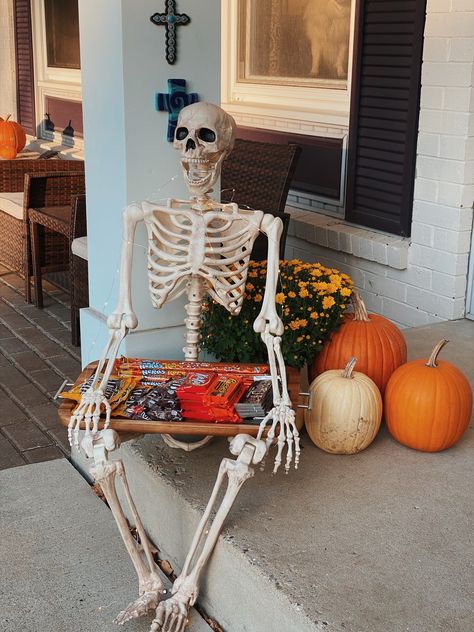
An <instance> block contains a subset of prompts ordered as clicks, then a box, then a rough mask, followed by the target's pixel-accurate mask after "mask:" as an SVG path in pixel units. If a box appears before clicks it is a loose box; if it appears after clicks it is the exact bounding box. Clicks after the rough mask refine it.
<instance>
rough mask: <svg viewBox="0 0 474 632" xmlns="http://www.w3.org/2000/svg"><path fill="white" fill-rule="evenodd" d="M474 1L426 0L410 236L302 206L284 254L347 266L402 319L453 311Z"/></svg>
mask: <svg viewBox="0 0 474 632" xmlns="http://www.w3.org/2000/svg"><path fill="white" fill-rule="evenodd" d="M473 78H474V0H428V6H427V20H426V29H425V42H424V51H423V68H422V90H421V112H420V122H419V130H420V131H419V137H418V146H417V152H418V156H417V164H416V180H415V196H414V204H413V224H412V234H411V243H410V244H409V245H408V243H406V242H404V240H401V239H398V238H396V237H389V236H384V235H381V234H380V233H375V232H372V233H370V231H366V230H362V229H359V228H356V227H352V226H348V225H345V224H344V223H341V222H337V221H335V220H333V221H332V222H330V221H327V220H328V218H325V219H322V218H317V217H315V216H313V217H311V216H310V215H309V216H308V215H304V214H302V213H301V212H300V215H298V217H297V218H295V220H294V222H292V224H293V226H292V229H291V230H290V236H289V238H288V251H287V256H289V257H299V258H302V259H304V260H307V261H314V260H315V259H318V260H321V262H322V263H325V264H327V265H330V266H332V267H336V268H339V269H340V270H342V271H343V272H347V273H348V274H350V275H351V277H352V279H353V280H354V283H355V285H356V286H357V287H358V288H359V289H360V290H361V292H362V295H363V297H364V299H365V300H366V301H367V304H368V306H369V309H372V310H374V311H377V312H379V313H382V314H385V315H386V316H388V317H389V318H391V319H392V320H393V321H395V322H396V323H397V324H399V325H400V326H405V327H406V326H418V325H425V324H428V323H433V322H438V321H441V320H450V319H455V318H461V317H463V316H464V313H465V296H466V284H467V273H468V261H469V251H470V248H471V231H472V216H473V211H472V205H473V200H474V88H473Z"/></svg>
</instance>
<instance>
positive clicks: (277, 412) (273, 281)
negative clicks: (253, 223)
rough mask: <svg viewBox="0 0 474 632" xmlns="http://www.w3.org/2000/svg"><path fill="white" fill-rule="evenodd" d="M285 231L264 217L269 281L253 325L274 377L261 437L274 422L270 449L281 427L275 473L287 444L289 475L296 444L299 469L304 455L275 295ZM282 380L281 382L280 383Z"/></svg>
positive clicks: (260, 433) (268, 445) (273, 221)
mask: <svg viewBox="0 0 474 632" xmlns="http://www.w3.org/2000/svg"><path fill="white" fill-rule="evenodd" d="M282 228H283V225H282V222H281V220H280V219H279V218H275V217H271V216H269V215H266V216H264V218H263V221H262V230H263V232H264V233H265V234H266V235H267V237H268V262H267V279H266V285H265V295H264V298H263V304H262V309H261V311H260V314H259V315H258V317H257V319H256V320H255V323H254V326H253V328H254V330H255V331H256V332H257V333H259V334H260V335H261V337H262V340H263V342H264V343H265V346H266V347H267V352H268V361H269V365H270V375H271V378H272V388H273V408H272V410H271V411H270V412H269V413H268V415H267V416H266V417H265V418H264V419H263V421H262V422H261V424H260V429H259V433H258V438H259V439H260V438H261V436H262V434H263V432H264V430H265V426H266V425H267V423H268V422H270V420H271V425H270V429H269V431H268V435H267V441H266V445H267V449H269V448H270V445H271V444H272V442H273V439H274V438H275V432H276V429H277V426H279V432H278V442H277V443H278V449H277V456H276V458H275V465H274V469H273V473H274V474H275V473H276V472H277V470H278V468H279V467H280V464H281V460H282V453H283V448H284V447H285V444H286V445H287V447H288V451H287V458H286V463H285V470H286V472H288V470H289V469H290V465H291V461H292V460H293V444H294V446H295V468H297V467H298V462H299V455H300V444H299V433H298V429H297V428H296V423H295V412H294V410H293V408H292V405H291V400H290V395H289V393H288V386H287V381H286V368H285V362H284V359H283V355H282V353H281V347H280V342H281V335H282V334H283V332H284V327H283V323H282V321H281V319H280V317H279V316H278V314H277V311H276V304H275V293H276V288H277V282H278V274H279V262H278V252H279V244H280V237H281V233H282ZM277 362H278V367H277ZM278 373H279V375H278ZM278 378H279V380H280V382H278Z"/></svg>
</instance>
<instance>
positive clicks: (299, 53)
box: [238, 0, 351, 90]
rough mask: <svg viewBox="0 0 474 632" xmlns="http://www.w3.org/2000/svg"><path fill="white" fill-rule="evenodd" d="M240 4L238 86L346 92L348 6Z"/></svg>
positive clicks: (343, 0)
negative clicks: (269, 85)
mask: <svg viewBox="0 0 474 632" xmlns="http://www.w3.org/2000/svg"><path fill="white" fill-rule="evenodd" d="M241 4H242V6H241V20H240V25H239V42H238V47H239V66H238V81H251V82H255V83H274V84H276V85H299V86H317V87H320V88H340V89H343V90H346V89H347V76H348V74H347V73H348V63H349V40H350V37H349V36H350V21H351V2H350V0H339V1H336V2H334V1H332V2H331V1H329V2H328V1H327V0H324V1H323V0H319V1H318V0H315V1H314V0H313V1H312V2H309V3H306V4H305V3H304V2H301V0H287V1H286V2H273V1H272V0H258V2H257V0H247V1H246V2H242V3H241Z"/></svg>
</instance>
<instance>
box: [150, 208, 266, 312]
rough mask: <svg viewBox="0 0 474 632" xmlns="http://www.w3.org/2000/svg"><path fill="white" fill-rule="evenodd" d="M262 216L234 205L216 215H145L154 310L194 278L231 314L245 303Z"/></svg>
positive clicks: (162, 212)
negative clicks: (249, 272) (202, 279)
mask: <svg viewBox="0 0 474 632" xmlns="http://www.w3.org/2000/svg"><path fill="white" fill-rule="evenodd" d="M262 218H263V213H262V212H260V211H242V210H239V209H236V207H235V205H229V206H224V207H223V208H222V210H221V209H219V210H215V211H214V210H211V211H204V212H201V211H198V210H195V209H192V208H181V209H179V208H178V209H177V208H166V210H165V209H162V208H160V209H156V208H155V209H154V210H152V211H149V212H148V213H147V214H146V217H145V222H146V226H147V230H148V287H149V291H150V296H151V301H152V304H153V306H154V307H157V308H160V307H162V306H163V305H164V303H165V302H167V301H171V300H174V299H176V298H178V297H179V296H181V295H182V294H183V293H184V292H185V291H186V288H187V285H188V281H189V280H190V279H191V277H192V276H193V275H197V276H200V277H201V278H204V279H205V280H206V282H207V288H206V290H207V292H208V294H210V296H211V297H212V298H213V299H214V300H216V301H217V302H218V303H220V304H221V305H223V306H224V307H225V308H226V309H227V310H228V311H229V312H230V313H231V314H238V313H239V311H240V309H241V307H242V301H243V298H244V291H245V283H246V280H247V272H248V263H249V260H250V254H251V251H252V247H253V244H254V242H255V239H256V237H257V235H258V232H259V230H260V224H261V221H262Z"/></svg>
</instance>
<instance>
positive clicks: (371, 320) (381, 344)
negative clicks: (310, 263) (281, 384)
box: [311, 290, 407, 395]
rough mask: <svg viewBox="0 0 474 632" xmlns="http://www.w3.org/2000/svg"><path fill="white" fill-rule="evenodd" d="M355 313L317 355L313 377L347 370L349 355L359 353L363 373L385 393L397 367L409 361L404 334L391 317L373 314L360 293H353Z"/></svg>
mask: <svg viewBox="0 0 474 632" xmlns="http://www.w3.org/2000/svg"><path fill="white" fill-rule="evenodd" d="M351 300H352V304H353V306H354V313H353V314H347V315H346V316H345V318H344V322H343V323H342V325H341V327H340V328H339V330H338V331H336V332H335V333H334V334H333V335H332V336H331V338H330V339H329V340H328V341H327V342H326V344H325V345H324V346H323V348H322V349H321V352H320V353H319V354H318V355H317V356H316V357H315V359H314V362H313V366H312V369H311V374H312V379H313V380H314V378H315V377H316V376H318V375H320V374H321V373H324V371H329V370H331V369H343V368H344V367H345V365H346V361H347V358H350V357H352V356H355V357H356V358H357V366H358V369H359V371H360V372H361V373H365V375H367V376H368V377H370V379H371V380H373V381H374V382H375V383H376V384H377V386H378V387H379V390H380V392H381V393H382V395H383V393H384V391H385V387H386V386H387V382H388V380H389V378H390V376H391V375H392V373H393V372H394V371H395V369H396V368H397V367H399V366H400V365H401V364H404V363H405V362H406V361H407V346H406V342H405V338H404V337H403V335H402V333H401V332H400V330H399V329H398V327H396V326H395V325H394V324H393V323H391V322H390V321H389V320H388V318H385V317H384V316H379V315H378V314H369V313H368V312H367V309H366V307H365V305H364V302H363V300H362V299H361V297H360V296H359V294H358V293H357V292H356V291H355V290H354V291H353V293H352V299H351Z"/></svg>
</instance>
